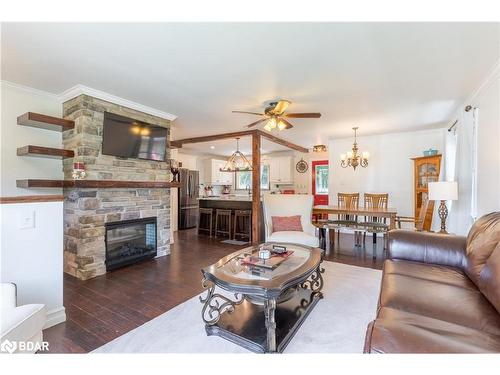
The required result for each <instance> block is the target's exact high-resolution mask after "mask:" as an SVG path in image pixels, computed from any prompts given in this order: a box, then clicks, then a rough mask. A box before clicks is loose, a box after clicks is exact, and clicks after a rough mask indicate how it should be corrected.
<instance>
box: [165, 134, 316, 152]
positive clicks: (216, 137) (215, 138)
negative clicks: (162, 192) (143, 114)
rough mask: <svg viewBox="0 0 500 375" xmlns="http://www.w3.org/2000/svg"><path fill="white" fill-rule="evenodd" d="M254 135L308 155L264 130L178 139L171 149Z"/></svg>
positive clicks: (299, 148)
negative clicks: (190, 144) (189, 144)
mask: <svg viewBox="0 0 500 375" xmlns="http://www.w3.org/2000/svg"><path fill="white" fill-rule="evenodd" d="M254 134H257V135H260V136H262V137H263V138H266V139H267V140H269V141H271V142H274V143H277V144H279V145H282V146H285V147H288V148H290V149H292V150H296V151H299V152H304V153H308V152H309V150H308V149H307V148H305V147H302V146H299V145H296V144H295V143H292V142H288V141H286V140H284V139H281V138H278V137H276V136H274V135H272V134H271V133H268V132H264V131H262V130H258V129H255V130H243V131H239V132H232V133H222V134H214V135H206V136H203V137H194V138H184V139H178V140H175V141H170V147H171V148H182V145H184V144H188V143H202V142H212V141H218V140H220V139H228V138H237V137H245V136H253V135H254Z"/></svg>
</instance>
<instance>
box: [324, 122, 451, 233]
mask: <svg viewBox="0 0 500 375" xmlns="http://www.w3.org/2000/svg"><path fill="white" fill-rule="evenodd" d="M445 132H446V130H445V129H432V130H422V131H415V132H403V133H392V134H383V135H373V136H365V137H364V136H361V137H358V146H359V148H360V150H361V151H368V152H369V153H370V159H369V165H368V167H367V168H362V167H358V168H356V170H355V171H354V170H353V169H352V168H351V167H349V168H342V167H341V166H340V154H342V153H346V152H347V151H349V150H350V149H351V148H352V143H353V138H345V139H335V140H331V141H330V144H329V165H330V176H329V188H330V189H329V190H330V195H329V199H330V203H331V204H336V203H337V193H339V192H346V193H348V192H359V193H360V194H361V193H389V206H390V207H394V208H396V209H397V211H398V214H399V215H404V216H413V215H414V213H413V161H412V160H411V158H413V157H418V156H422V155H423V154H422V151H424V150H427V149H429V148H434V149H437V150H438V152H439V153H441V152H443V150H444V135H445ZM362 199H363V198H362V197H361V198H360V204H363V203H362ZM434 224H436V223H434V222H433V225H434Z"/></svg>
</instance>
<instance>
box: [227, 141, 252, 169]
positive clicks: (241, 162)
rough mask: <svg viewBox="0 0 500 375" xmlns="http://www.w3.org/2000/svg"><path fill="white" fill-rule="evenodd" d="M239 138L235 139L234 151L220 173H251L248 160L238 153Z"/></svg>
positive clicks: (250, 165)
mask: <svg viewBox="0 0 500 375" xmlns="http://www.w3.org/2000/svg"><path fill="white" fill-rule="evenodd" d="M239 140H240V139H239V138H236V151H235V152H233V154H232V155H231V156H230V157H229V159H227V162H226V165H225V166H224V168H221V169H220V171H221V172H243V171H251V170H252V164H251V163H250V162H249V161H248V159H247V158H246V157H245V155H243V154H242V153H241V152H240V147H239Z"/></svg>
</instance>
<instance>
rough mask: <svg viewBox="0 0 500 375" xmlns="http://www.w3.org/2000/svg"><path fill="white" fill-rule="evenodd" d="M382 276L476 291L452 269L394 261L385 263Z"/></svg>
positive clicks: (463, 274)
mask: <svg viewBox="0 0 500 375" xmlns="http://www.w3.org/2000/svg"><path fill="white" fill-rule="evenodd" d="M384 274H397V275H404V276H411V277H415V278H418V279H424V280H429V281H435V282H440V283H443V284H449V285H454V286H458V287H462V288H467V289H472V290H477V287H476V285H475V284H474V283H473V282H472V281H471V280H470V279H469V278H468V277H467V275H466V274H465V273H464V272H463V271H461V270H459V269H457V268H454V267H448V266H440V265H435V264H426V263H420V262H412V261H406V260H398V259H395V260H386V261H385V263H384Z"/></svg>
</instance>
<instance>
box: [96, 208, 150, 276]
mask: <svg viewBox="0 0 500 375" xmlns="http://www.w3.org/2000/svg"><path fill="white" fill-rule="evenodd" d="M105 241H106V271H111V270H114V269H116V268H119V267H124V266H127V265H130V264H133V263H136V262H139V261H142V260H145V259H151V258H154V257H155V256H156V217H150V218H145V219H137V220H124V221H117V222H113V223H106V238H105Z"/></svg>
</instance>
